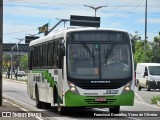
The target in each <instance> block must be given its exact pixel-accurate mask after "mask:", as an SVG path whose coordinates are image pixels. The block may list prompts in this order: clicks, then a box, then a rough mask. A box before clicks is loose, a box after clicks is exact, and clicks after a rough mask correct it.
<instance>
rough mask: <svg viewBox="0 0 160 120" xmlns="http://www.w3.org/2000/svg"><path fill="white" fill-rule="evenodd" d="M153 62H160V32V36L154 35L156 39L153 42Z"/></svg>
mask: <svg viewBox="0 0 160 120" xmlns="http://www.w3.org/2000/svg"><path fill="white" fill-rule="evenodd" d="M151 45H152V57H151V60H152V62H155V63H160V32H159V36H156V37H154V41H153V42H152V44H151Z"/></svg>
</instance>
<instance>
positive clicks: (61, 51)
mask: <svg viewBox="0 0 160 120" xmlns="http://www.w3.org/2000/svg"><path fill="white" fill-rule="evenodd" d="M59 46H60V56H65V47H64V44H63V43H60V45H59Z"/></svg>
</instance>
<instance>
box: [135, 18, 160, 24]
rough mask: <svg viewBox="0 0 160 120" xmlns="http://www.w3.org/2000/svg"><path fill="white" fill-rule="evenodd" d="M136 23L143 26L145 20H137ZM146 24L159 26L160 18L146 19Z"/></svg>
mask: <svg viewBox="0 0 160 120" xmlns="http://www.w3.org/2000/svg"><path fill="white" fill-rule="evenodd" d="M136 23H142V24H144V23H145V19H138V20H137V21H136ZM147 23H148V24H160V18H148V19H147Z"/></svg>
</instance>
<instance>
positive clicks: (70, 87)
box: [68, 81, 79, 94]
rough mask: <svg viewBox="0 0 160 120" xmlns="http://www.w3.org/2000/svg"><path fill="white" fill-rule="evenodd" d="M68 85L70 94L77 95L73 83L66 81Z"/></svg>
mask: <svg viewBox="0 0 160 120" xmlns="http://www.w3.org/2000/svg"><path fill="white" fill-rule="evenodd" d="M68 85H69V89H70V91H71V92H72V93H75V94H79V92H78V90H77V88H76V86H75V85H74V84H73V83H71V82H69V81H68Z"/></svg>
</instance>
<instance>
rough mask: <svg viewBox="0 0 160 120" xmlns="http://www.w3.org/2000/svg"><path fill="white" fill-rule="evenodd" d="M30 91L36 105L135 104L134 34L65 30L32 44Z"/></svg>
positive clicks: (115, 110)
mask: <svg viewBox="0 0 160 120" xmlns="http://www.w3.org/2000/svg"><path fill="white" fill-rule="evenodd" d="M29 48H30V49H29V74H28V93H29V95H30V98H31V99H33V100H35V101H36V106H37V108H42V107H44V106H48V107H49V106H51V105H52V106H57V108H58V112H59V113H63V112H64V111H65V110H66V109H67V108H74V107H91V108H100V107H104V108H109V111H110V113H119V111H120V106H132V105H133V104H134V65H133V64H134V63H133V53H132V46H131V40H130V37H129V34H128V33H127V32H126V31H123V30H114V29H102V28H65V29H61V30H59V31H56V32H53V33H50V34H49V35H47V36H44V37H42V38H39V39H37V40H34V41H31V42H30V44H29Z"/></svg>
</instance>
